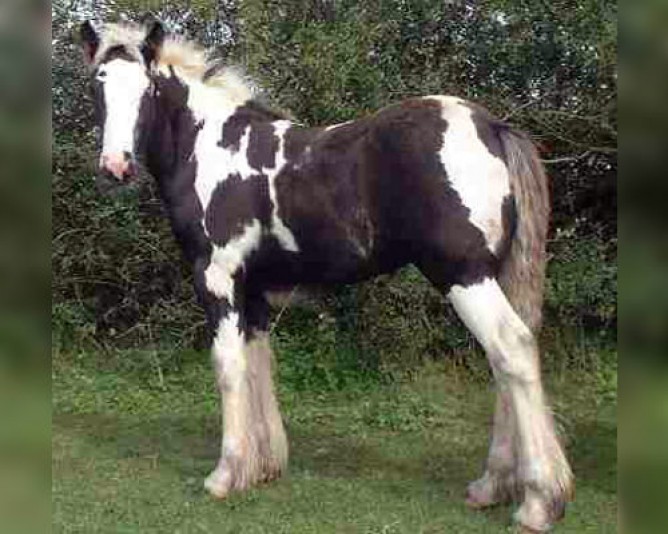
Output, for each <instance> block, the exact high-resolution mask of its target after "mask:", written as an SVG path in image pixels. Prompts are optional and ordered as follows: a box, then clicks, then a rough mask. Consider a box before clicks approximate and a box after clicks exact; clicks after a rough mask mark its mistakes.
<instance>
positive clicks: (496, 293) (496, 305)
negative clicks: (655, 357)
mask: <svg viewBox="0 0 668 534" xmlns="http://www.w3.org/2000/svg"><path fill="white" fill-rule="evenodd" d="M448 298H449V300H450V301H451V302H452V304H453V306H454V307H455V310H456V311H457V314H458V315H459V317H460V318H461V319H462V321H463V322H464V324H466V326H467V327H468V329H469V330H470V331H471V332H472V333H473V335H474V336H475V337H476V339H477V340H478V341H479V342H480V344H481V345H482V346H483V347H484V349H485V352H486V353H487V357H488V359H489V362H490V364H491V366H492V369H493V371H494V376H495V379H496V381H497V383H498V387H499V388H500V390H502V391H503V392H504V393H505V392H507V398H508V400H509V404H510V405H511V407H512V408H511V409H512V412H513V419H514V422H515V424H516V438H517V446H518V460H519V463H518V472H517V474H518V476H519V481H520V482H521V483H523V484H526V487H525V490H526V493H525V496H524V504H523V505H522V506H521V507H520V510H519V511H518V518H519V519H520V521H521V522H523V523H525V524H534V523H535V524H537V525H540V527H541V528H540V530H541V531H542V530H543V526H544V525H543V524H542V522H543V521H544V519H545V517H547V515H546V514H545V512H546V510H547V509H548V508H547V507H548V506H549V503H548V502H546V501H545V495H548V494H549V493H550V492H552V493H553V494H555V495H558V494H559V493H562V492H566V493H567V492H568V488H570V485H571V479H572V473H571V470H570V467H569V465H568V462H567V460H566V457H565V456H564V453H563V450H562V449H561V446H560V444H559V442H558V440H557V438H556V435H555V433H554V427H553V424H552V422H551V419H550V417H549V412H548V410H547V406H546V404H545V399H544V394H543V388H542V384H541V379H540V366H539V357H538V349H537V345H536V341H535V339H534V337H533V334H532V333H531V331H530V330H529V328H528V327H527V326H526V325H525V324H524V323H523V322H522V320H521V319H520V317H519V316H518V315H517V314H516V313H515V311H514V310H513V308H512V306H511V305H510V303H509V302H508V300H507V299H506V297H505V295H504V294H503V291H502V290H501V288H500V287H499V285H498V283H497V282H496V280H493V279H491V278H488V279H485V280H483V281H482V282H481V283H479V284H473V285H470V286H466V287H464V286H458V285H455V286H453V287H452V289H451V290H450V292H449V293H448Z"/></svg>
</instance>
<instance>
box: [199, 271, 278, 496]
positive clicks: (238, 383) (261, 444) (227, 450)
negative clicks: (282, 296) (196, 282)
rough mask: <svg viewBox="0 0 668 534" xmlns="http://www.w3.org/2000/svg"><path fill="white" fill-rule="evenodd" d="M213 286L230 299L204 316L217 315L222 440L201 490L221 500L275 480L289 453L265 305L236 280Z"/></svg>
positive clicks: (216, 360)
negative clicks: (226, 292)
mask: <svg viewBox="0 0 668 534" xmlns="http://www.w3.org/2000/svg"><path fill="white" fill-rule="evenodd" d="M207 271H208V274H209V275H210V271H209V270H207ZM216 276H218V277H220V276H223V274H222V273H221V272H218V273H216ZM218 282H219V284H220V285H222V286H227V287H233V288H234V290H233V292H232V293H231V295H233V298H224V297H216V299H215V300H214V301H213V302H211V303H210V306H209V307H208V309H209V315H212V314H214V316H217V317H216V321H215V322H216V323H217V326H216V329H215V337H214V341H213V347H212V353H213V361H214V367H215V370H216V378H217V382H218V388H219V390H220V394H221V400H222V406H223V438H222V445H221V453H220V460H219V461H218V465H217V467H216V469H215V470H214V471H213V472H212V473H211V474H210V475H209V476H208V477H207V479H206V481H205V484H204V485H205V487H206V489H207V490H208V491H209V492H210V493H211V494H212V495H213V496H214V497H217V498H225V497H226V496H227V495H228V493H229V492H230V491H235V490H236V491H238V490H244V489H247V488H249V487H251V486H253V485H255V484H258V483H260V482H266V481H269V480H272V479H275V478H277V477H278V476H279V475H280V474H281V473H282V472H284V471H285V468H286V465H287V454H288V449H287V439H286V437H285V431H284V429H283V422H282V420H281V415H280V412H279V409H278V404H277V402H276V396H275V393H274V388H273V383H272V375H271V359H272V355H271V349H270V347H269V335H268V328H267V305H266V302H264V299H263V298H262V297H259V296H257V297H256V296H250V295H249V294H248V293H247V292H246V291H245V289H244V288H243V287H242V285H241V283H240V282H238V281H233V280H227V281H224V282H223V281H222V280H220V279H219V280H218ZM228 284H231V286H230V285H228ZM207 285H209V284H207ZM214 287H215V286H214ZM210 296H211V294H210Z"/></svg>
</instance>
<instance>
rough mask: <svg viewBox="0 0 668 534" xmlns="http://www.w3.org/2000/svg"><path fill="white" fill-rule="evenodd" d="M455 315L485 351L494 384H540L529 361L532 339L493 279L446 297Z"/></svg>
mask: <svg viewBox="0 0 668 534" xmlns="http://www.w3.org/2000/svg"><path fill="white" fill-rule="evenodd" d="M448 299H449V300H450V301H451V302H452V304H453V306H454V307H455V310H456V311H457V314H458V315H459V317H460V318H461V319H462V321H463V322H464V324H466V326H467V328H468V329H469V330H470V331H471V332H472V333H473V335H474V336H475V337H476V339H477V340H478V341H479V343H480V344H481V345H482V346H483V347H484V348H485V350H486V351H487V353H488V355H489V358H490V361H491V364H492V367H493V369H494V372H495V376H496V377H497V380H499V381H500V382H501V383H505V382H507V381H509V380H517V381H522V382H524V381H536V380H539V376H538V374H537V373H538V368H537V367H536V366H535V365H534V362H533V361H532V359H531V356H532V355H531V349H532V348H533V346H532V345H531V343H532V340H533V336H532V334H531V331H530V330H529V328H528V327H527V326H526V325H525V324H524V323H523V322H522V319H520V317H519V316H518V315H517V313H516V312H515V310H514V309H513V308H512V306H511V305H510V302H508V299H507V298H506V296H505V295H504V294H503V291H502V290H501V288H500V287H499V284H498V282H497V281H496V280H494V279H493V278H485V279H484V280H483V281H482V282H480V283H478V284H472V285H470V286H460V285H454V286H453V287H452V289H451V290H450V292H449V293H448Z"/></svg>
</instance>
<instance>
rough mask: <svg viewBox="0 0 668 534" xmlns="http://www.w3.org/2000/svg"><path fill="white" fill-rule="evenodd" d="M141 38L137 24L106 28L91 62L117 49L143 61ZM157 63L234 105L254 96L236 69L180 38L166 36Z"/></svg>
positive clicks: (141, 34)
mask: <svg viewBox="0 0 668 534" xmlns="http://www.w3.org/2000/svg"><path fill="white" fill-rule="evenodd" d="M145 36H146V29H145V28H144V27H143V26H141V25H139V24H134V23H127V22H126V23H116V24H106V25H105V26H104V30H103V32H102V36H101V37H102V38H101V42H100V46H99V47H98V50H97V53H96V54H95V62H99V61H101V60H102V59H103V58H104V57H105V55H106V54H107V53H108V52H109V51H110V50H111V49H113V48H116V47H121V46H122V47H124V48H125V50H126V51H127V52H128V53H129V54H130V55H131V56H133V57H135V58H136V59H137V60H138V61H143V59H142V57H141V45H142V43H143V41H144V38H145ZM157 60H158V61H157V64H158V69H160V68H166V67H173V68H174V69H176V70H177V71H178V72H180V73H181V74H182V75H183V76H184V77H186V78H188V79H190V80H193V81H199V82H201V83H202V84H203V85H205V86H207V87H211V88H214V89H218V90H220V91H221V92H224V93H225V94H226V96H227V97H228V98H229V99H231V100H232V101H234V102H245V101H248V100H252V99H254V98H255V97H256V96H257V89H256V87H255V86H254V85H253V84H252V83H251V81H250V80H249V79H248V78H247V77H246V76H245V75H244V74H243V71H242V70H241V69H240V68H239V67H236V66H229V65H226V66H223V65H222V64H221V62H220V61H217V60H215V59H213V57H212V56H211V53H210V52H209V51H208V50H206V49H205V48H203V47H202V46H200V45H198V44H196V43H194V42H193V41H189V40H187V39H185V38H184V37H181V36H178V35H169V36H168V37H167V38H166V39H165V41H164V43H163V45H162V47H161V49H160V52H159V55H158V58H157Z"/></svg>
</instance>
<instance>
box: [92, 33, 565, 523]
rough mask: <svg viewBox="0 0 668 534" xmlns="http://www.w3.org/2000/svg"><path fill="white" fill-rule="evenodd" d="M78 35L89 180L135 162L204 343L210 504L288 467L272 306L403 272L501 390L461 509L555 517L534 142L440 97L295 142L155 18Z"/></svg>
mask: <svg viewBox="0 0 668 534" xmlns="http://www.w3.org/2000/svg"><path fill="white" fill-rule="evenodd" d="M80 34H81V43H82V48H83V52H84V58H85V63H86V64H87V66H88V69H89V73H90V78H91V83H92V86H93V95H94V101H95V106H96V110H97V112H96V116H97V124H98V126H99V128H100V130H101V139H102V142H101V145H102V146H101V152H100V160H99V166H100V169H101V171H102V172H103V173H105V174H107V175H109V176H110V177H111V179H112V180H118V182H119V183H120V184H126V183H130V182H132V181H133V180H134V178H135V177H136V175H137V171H138V165H139V163H141V164H142V165H144V166H145V168H146V169H147V170H148V172H149V174H151V175H152V176H153V177H154V178H155V179H156V180H157V184H158V190H159V193H160V196H161V198H162V201H163V203H164V205H165V208H166V212H167V214H168V216H169V219H170V222H171V227H172V230H173V234H174V236H175V238H176V240H177V241H178V243H179V244H180V247H181V249H182V251H183V254H184V256H185V257H186V258H187V260H188V261H189V263H190V264H191V265H192V269H193V274H194V286H195V292H196V294H197V297H198V300H199V302H200V303H201V305H202V306H203V307H204V310H205V314H206V318H207V323H208V325H209V326H210V328H211V329H212V332H213V343H212V357H213V363H214V368H215V372H216V379H217V386H218V388H219V390H220V395H221V404H222V410H221V411H222V427H223V433H222V442H221V450H220V459H219V461H218V463H217V465H216V467H215V469H214V470H213V471H212V473H211V474H210V475H209V476H208V477H207V478H206V480H205V482H204V485H205V488H206V489H207V490H208V492H209V493H210V494H211V495H213V496H214V497H216V498H220V499H223V498H225V497H226V496H228V495H229V494H230V492H233V491H242V490H245V489H248V488H250V487H252V486H256V485H259V484H260V483H263V482H267V481H270V480H273V479H276V478H277V477H279V476H280V475H281V474H282V473H284V472H285V471H286V468H287V458H288V442H287V438H286V434H285V430H284V427H283V421H282V418H281V414H280V411H279V406H278V403H277V399H276V394H275V391H274V386H273V382H272V372H271V360H272V353H271V348H270V345H269V308H268V295H270V294H271V293H272V292H275V291H285V290H286V289H289V288H292V287H295V286H296V285H299V286H306V287H308V286H309V285H316V284H317V285H331V284H342V283H354V282H358V281H361V280H364V279H368V278H369V277H372V276H375V275H378V274H382V273H389V272H392V271H395V270H396V269H398V268H400V267H402V266H405V265H407V264H413V265H414V266H416V267H417V268H418V269H419V270H420V271H421V272H422V273H423V274H424V276H425V277H426V278H427V279H428V280H429V281H430V282H431V283H432V284H433V285H434V286H435V287H436V288H437V289H438V290H439V291H440V292H441V293H442V294H443V295H444V296H445V297H446V298H447V299H448V300H449V302H450V303H451V304H452V306H453V307H454V309H455V311H456V312H457V314H458V316H459V317H460V318H461V319H462V321H463V323H464V324H465V325H466V327H467V328H468V329H469V330H470V331H471V332H472V334H473V335H474V337H475V338H476V339H477V341H478V342H479V343H480V345H481V346H482V347H483V348H484V350H485V353H486V355H487V358H488V360H489V364H490V366H491V369H492V372H493V376H494V379H495V383H496V386H497V387H496V406H495V414H494V419H493V421H494V422H493V429H492V438H491V444H490V447H489V455H488V458H487V461H486V464H485V469H484V472H483V475H482V477H481V478H479V479H478V480H476V481H474V482H472V483H471V484H470V485H469V486H468V489H467V497H466V502H467V504H468V505H469V506H471V507H472V508H484V507H488V506H492V505H496V504H498V503H507V502H510V501H516V502H518V503H519V505H518V508H517V510H516V512H515V514H514V519H515V521H516V522H517V523H518V524H519V526H520V527H521V528H523V529H525V530H527V531H532V532H543V531H546V530H548V529H549V528H550V527H551V526H552V525H553V524H554V523H555V522H557V521H558V520H560V519H561V518H562V516H563V515H564V510H565V506H566V504H567V502H568V501H569V500H571V498H572V488H573V475H572V472H571V469H570V467H569V464H568V461H567V459H566V457H565V454H564V452H563V448H562V445H561V444H560V441H559V439H558V437H557V435H556V432H555V430H554V423H553V420H552V417H551V415H550V411H549V409H548V406H547V401H546V398H545V394H544V391H543V387H542V383H541V375H540V363H539V351H538V345H537V341H536V334H537V332H538V330H539V328H540V324H541V307H542V300H543V286H544V278H545V264H546V251H545V246H546V239H547V231H548V224H549V212H550V205H549V192H548V185H549V184H548V179H547V177H546V173H545V171H544V168H543V167H542V164H541V161H540V159H539V155H538V152H537V150H536V148H535V146H534V144H533V143H532V141H531V140H530V138H529V137H528V136H527V135H526V134H525V133H523V132H521V131H519V130H517V129H514V128H513V127H511V126H510V125H508V124H506V123H504V122H503V121H500V120H497V119H496V118H494V117H493V116H492V115H491V114H490V113H489V112H488V111H487V110H485V109H484V108H483V107H482V106H479V105H477V104H474V103H472V102H468V101H466V100H463V99H460V98H456V97H452V96H443V95H433V96H425V97H420V98H409V99H407V100H404V101H402V102H398V103H395V104H392V105H389V106H388V107H385V108H383V109H380V110H378V111H377V112H375V113H373V114H369V115H368V116H365V117H361V118H359V119H357V120H353V121H350V122H345V123H341V124H334V125H331V126H327V127H321V126H316V127H306V126H303V125H300V124H298V123H296V122H294V121H293V120H291V119H289V118H287V117H286V116H285V115H284V114H281V113H277V112H275V111H272V110H271V109H270V108H269V107H268V106H267V105H265V104H264V103H263V101H262V100H261V99H260V98H259V95H258V91H257V89H256V88H255V87H254V86H253V84H252V83H251V82H249V81H248V79H246V78H245V77H244V76H243V75H241V74H240V73H239V71H238V70H236V69H235V68H234V67H230V66H226V65H221V64H220V63H219V62H214V61H212V60H211V59H210V54H209V53H208V52H207V51H206V50H205V49H204V48H202V47H200V46H198V45H197V44H195V43H194V42H192V41H189V40H187V39H184V38H182V37H179V36H176V35H173V34H170V33H169V32H167V30H166V29H165V27H164V26H163V24H162V23H160V22H159V21H154V22H152V23H149V24H146V25H137V24H132V23H122V24H107V25H104V26H103V27H102V28H99V29H96V28H95V27H94V25H93V24H91V23H90V22H85V23H83V24H82V26H81V27H80Z"/></svg>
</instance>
